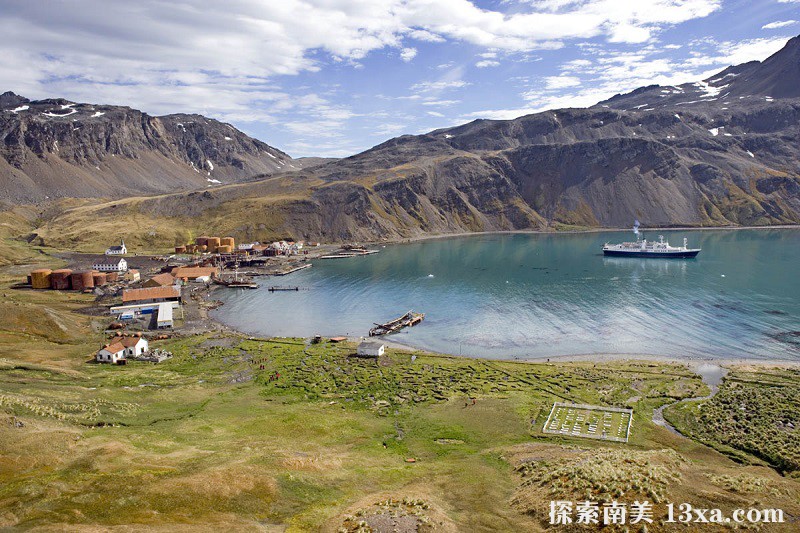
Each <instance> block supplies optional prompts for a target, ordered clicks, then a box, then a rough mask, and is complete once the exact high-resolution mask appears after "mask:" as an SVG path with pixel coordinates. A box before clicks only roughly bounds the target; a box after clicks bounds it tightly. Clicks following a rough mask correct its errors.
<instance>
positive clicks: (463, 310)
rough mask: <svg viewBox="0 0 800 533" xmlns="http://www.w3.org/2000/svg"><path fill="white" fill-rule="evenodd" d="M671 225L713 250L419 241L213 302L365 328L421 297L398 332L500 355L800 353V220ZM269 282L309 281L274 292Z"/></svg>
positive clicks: (611, 237)
mask: <svg viewBox="0 0 800 533" xmlns="http://www.w3.org/2000/svg"><path fill="white" fill-rule="evenodd" d="M659 233H662V234H663V235H664V237H665V238H667V239H669V240H670V241H671V243H672V244H673V245H679V244H681V243H682V239H683V237H684V236H685V237H688V239H689V246H690V247H697V246H699V247H701V248H702V249H703V251H702V252H701V253H700V255H699V256H698V257H697V258H696V259H688V260H687V259H633V258H611V257H603V255H602V252H601V251H600V248H601V246H602V245H603V243H605V242H607V241H610V242H618V241H622V240H630V239H631V238H632V234H631V233H630V232H627V233H624V232H607V233H583V234H568V235H563V234H562V235H541V234H533V235H531V234H513V235H476V236H470V237H459V238H449V239H437V240H429V241H421V242H415V243H411V244H400V245H391V246H386V247H380V248H378V249H380V253H379V254H375V255H371V256H366V257H357V258H351V259H334V260H317V261H315V262H314V266H313V268H310V269H306V270H303V271H301V272H297V273H295V274H292V275H290V276H287V277H284V278H274V279H269V278H260V284H261V285H262V288H259V289H257V290H250V291H227V292H223V291H220V292H218V294H219V295H220V298H221V299H222V300H224V301H225V305H224V306H222V307H221V308H220V309H218V310H217V311H216V314H215V316H216V317H217V318H218V319H220V320H222V321H223V322H225V323H227V324H229V325H231V326H233V327H235V328H237V329H239V330H242V331H245V332H248V333H253V334H259V335H275V336H310V335H314V334H321V335H326V336H330V335H349V336H360V335H366V334H367V332H368V330H369V329H370V327H371V326H372V323H373V322H383V321H387V320H389V319H392V318H395V317H397V316H400V315H402V314H403V313H405V312H406V311H408V310H414V311H418V312H423V313H425V315H426V317H425V321H424V322H423V323H422V324H420V325H419V326H416V327H414V328H410V329H407V330H405V331H404V332H402V333H398V334H396V335H393V336H390V337H389V339H393V340H395V341H398V342H402V343H404V344H409V345H412V346H416V347H420V348H425V349H429V350H434V351H439V352H444V353H451V354H464V355H473V356H483V357H496V358H512V357H519V358H527V359H541V358H546V357H551V356H556V355H578V354H590V353H622V354H653V355H662V356H671V357H678V358H683V357H702V358H719V359H726V358H740V357H746V358H752V359H789V360H792V359H795V360H796V359H798V358H800V345H798V344H797V343H800V334H798V336H793V335H792V334H791V332H795V331H798V330H800V281H799V280H798V271H799V270H800V269H798V267H799V266H800V230H797V229H769V230H737V231H730V230H728V231H724V230H716V231H712V230H709V231H705V230H704V231H679V230H678V231H664V232H659ZM647 237H648V238H657V234H656V233H647ZM270 284H282V285H293V286H294V285H297V286H300V287H303V288H307V289H308V290H303V291H299V292H283V293H281V292H277V293H270V292H268V291H267V290H266V287H267V286H268V285H270Z"/></svg>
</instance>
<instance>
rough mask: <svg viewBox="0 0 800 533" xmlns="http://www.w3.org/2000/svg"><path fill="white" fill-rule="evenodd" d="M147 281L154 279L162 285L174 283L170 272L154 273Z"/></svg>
mask: <svg viewBox="0 0 800 533" xmlns="http://www.w3.org/2000/svg"><path fill="white" fill-rule="evenodd" d="M148 281H155V282H156V283H158V284H159V285H161V286H162V287H164V286H166V285H172V284H174V283H175V278H174V277H172V274H169V273H167V272H164V273H163V274H156V275H155V276H153V277H152V278H150V279H149V280H148Z"/></svg>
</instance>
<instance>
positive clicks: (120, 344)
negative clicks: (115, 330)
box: [97, 336, 150, 364]
mask: <svg viewBox="0 0 800 533" xmlns="http://www.w3.org/2000/svg"><path fill="white" fill-rule="evenodd" d="M149 350H150V346H149V344H148V342H147V339H145V338H144V337H139V336H135V337H114V338H113V339H111V340H110V341H109V343H108V344H107V345H106V346H103V347H102V348H101V349H100V351H98V352H97V362H99V363H112V364H117V363H119V362H120V361H121V360H125V359H127V358H128V357H136V356H139V355H142V354H144V353H147V352H148V351H149Z"/></svg>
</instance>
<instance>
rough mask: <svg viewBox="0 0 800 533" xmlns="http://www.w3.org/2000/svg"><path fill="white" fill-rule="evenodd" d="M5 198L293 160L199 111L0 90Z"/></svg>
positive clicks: (110, 189) (158, 187) (76, 192)
mask: <svg viewBox="0 0 800 533" xmlns="http://www.w3.org/2000/svg"><path fill="white" fill-rule="evenodd" d="M0 138H2V143H0V197H1V198H7V199H13V200H17V201H30V202H36V201H41V200H44V199H47V198H58V197H105V196H110V197H120V196H131V195H141V194H154V193H163V192H175V191H180V190H187V189H197V188H204V187H208V186H210V185H217V184H220V183H231V182H237V181H241V180H243V179H247V178H250V177H251V176H253V175H256V174H260V173H272V172H276V171H280V170H284V169H290V168H291V166H292V160H291V158H290V157H289V156H288V155H286V154H285V153H283V152H281V151H280V150H277V149H275V148H272V147H270V146H269V145H267V144H265V143H262V142H261V141H257V140H255V139H252V138H250V137H248V136H247V135H245V134H243V133H242V132H240V131H238V130H237V129H235V128H234V127H233V126H231V125H229V124H224V123H221V122H218V121H216V120H211V119H208V118H205V117H202V116H200V115H167V116H163V117H153V116H150V115H147V114H145V113H142V112H140V111H137V110H135V109H130V108H128V107H119V106H103V105H91V104H79V103H73V102H69V101H67V100H63V99H50V100H40V101H29V100H28V99H27V98H23V97H21V96H17V95H15V94H14V93H11V92H7V93H4V94H2V95H0Z"/></svg>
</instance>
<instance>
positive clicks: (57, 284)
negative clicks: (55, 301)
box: [50, 268, 72, 291]
mask: <svg viewBox="0 0 800 533" xmlns="http://www.w3.org/2000/svg"><path fill="white" fill-rule="evenodd" d="M71 275H72V270H70V269H68V268H61V269H59V270H53V273H52V274H50V287H51V288H53V289H56V290H58V291H68V290H69V289H70V283H69V277H70V276H71Z"/></svg>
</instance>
